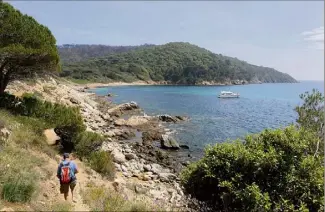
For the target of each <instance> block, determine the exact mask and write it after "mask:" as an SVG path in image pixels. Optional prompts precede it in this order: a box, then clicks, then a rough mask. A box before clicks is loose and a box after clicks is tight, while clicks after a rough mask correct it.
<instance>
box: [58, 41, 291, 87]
mask: <svg viewBox="0 0 325 212" xmlns="http://www.w3.org/2000/svg"><path fill="white" fill-rule="evenodd" d="M75 48H76V49H75ZM77 49H79V47H78V46H76V47H74V46H72V47H71V46H69V47H68V49H67V50H66V51H64V47H61V48H60V54H61V55H62V54H64V55H68V57H67V58H74V56H76V55H78V56H80V57H82V55H84V53H80V54H79V53H78V50H77ZM83 51H86V52H88V55H93V56H94V58H89V59H87V58H86V59H84V60H79V61H78V60H77V61H76V60H74V59H71V60H68V61H63V72H62V73H61V74H60V76H62V77H68V78H72V79H78V80H87V81H97V82H108V81H125V82H133V81H138V80H143V81H170V82H171V83H174V84H197V83H201V82H203V81H215V82H218V83H223V82H225V81H229V80H246V81H254V80H255V81H261V82H270V83H272V82H296V80H294V79H293V78H292V77H291V76H289V75H288V74H284V73H281V72H278V71H276V70H274V69H272V68H267V67H261V66H255V65H251V64H248V63H247V62H244V61H241V60H238V59H236V58H231V57H227V56H223V55H220V54H214V53H212V52H210V51H208V50H206V49H203V48H200V47H198V46H195V45H192V44H189V43H181V42H174V43H167V44H165V45H157V46H152V45H148V46H142V47H141V48H134V49H131V50H129V51H126V52H121V53H119V52H114V53H110V54H108V55H104V54H101V55H96V54H94V53H93V52H94V51H93V48H88V49H86V48H84V49H83ZM78 56H76V57H78Z"/></svg>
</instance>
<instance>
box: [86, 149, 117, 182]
mask: <svg viewBox="0 0 325 212" xmlns="http://www.w3.org/2000/svg"><path fill="white" fill-rule="evenodd" d="M89 163H90V167H91V168H92V169H93V170H95V171H97V172H98V173H100V174H102V175H103V176H105V177H108V178H109V179H114V177H115V166H114V163H113V158H112V156H111V154H110V153H109V152H105V151H96V152H92V153H91V155H90V157H89Z"/></svg>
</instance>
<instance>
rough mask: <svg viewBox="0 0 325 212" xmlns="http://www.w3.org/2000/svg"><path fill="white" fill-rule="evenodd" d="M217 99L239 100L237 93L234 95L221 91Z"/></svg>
mask: <svg viewBox="0 0 325 212" xmlns="http://www.w3.org/2000/svg"><path fill="white" fill-rule="evenodd" d="M218 98H239V93H234V92H231V91H221V93H220V94H219V96H218Z"/></svg>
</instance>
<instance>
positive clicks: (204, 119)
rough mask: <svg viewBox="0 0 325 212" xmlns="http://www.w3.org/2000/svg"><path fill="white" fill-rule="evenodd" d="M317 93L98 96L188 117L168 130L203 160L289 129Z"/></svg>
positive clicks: (183, 90)
mask: <svg viewBox="0 0 325 212" xmlns="http://www.w3.org/2000/svg"><path fill="white" fill-rule="evenodd" d="M313 88H316V89H318V90H320V91H321V92H322V93H323V92H324V82H321V81H304V82H301V83H294V84H256V85H239V86H238V85H237V86H119V87H105V88H97V89H95V90H93V91H94V92H95V93H97V94H99V95H104V94H107V93H113V94H116V95H118V96H116V97H113V98H112V101H113V102H116V103H125V102H130V101H135V102H137V103H138V104H139V105H140V107H141V108H143V109H144V111H145V112H146V113H147V114H148V115H156V114H170V115H186V116H189V117H190V118H191V120H190V122H185V123H181V124H176V125H172V126H169V127H170V128H173V129H175V130H176V133H175V134H174V137H175V138H176V139H177V140H178V141H179V143H181V144H186V145H188V146H190V148H191V151H192V152H193V153H197V154H201V153H202V150H203V149H204V146H205V145H207V144H213V143H216V142H223V141H225V140H227V139H236V138H242V137H243V136H245V135H246V134H250V133H258V132H260V131H262V130H263V129H265V128H279V127H285V126H287V125H289V124H291V123H293V122H295V119H296V116H297V115H296V112H295V111H294V108H295V106H297V105H298V104H301V100H300V98H299V94H301V93H303V92H305V91H311V90H312V89H313ZM223 90H230V91H233V92H239V93H240V95H241V97H240V98H238V99H219V98H217V95H218V94H219V93H220V92H221V91H223Z"/></svg>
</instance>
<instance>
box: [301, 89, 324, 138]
mask: <svg viewBox="0 0 325 212" xmlns="http://www.w3.org/2000/svg"><path fill="white" fill-rule="evenodd" d="M300 98H301V99H302V100H303V101H304V102H303V104H302V105H301V106H297V107H296V108H295V110H296V112H297V113H298V119H297V124H298V125H299V126H300V127H303V128H307V129H310V130H312V131H314V132H316V133H318V135H319V137H320V138H324V112H325V111H324V95H323V94H322V93H321V92H319V91H318V90H316V89H313V90H312V93H309V92H305V93H304V94H301V95H300Z"/></svg>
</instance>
